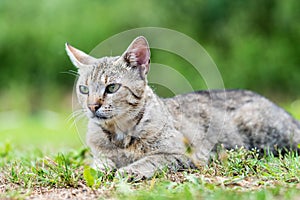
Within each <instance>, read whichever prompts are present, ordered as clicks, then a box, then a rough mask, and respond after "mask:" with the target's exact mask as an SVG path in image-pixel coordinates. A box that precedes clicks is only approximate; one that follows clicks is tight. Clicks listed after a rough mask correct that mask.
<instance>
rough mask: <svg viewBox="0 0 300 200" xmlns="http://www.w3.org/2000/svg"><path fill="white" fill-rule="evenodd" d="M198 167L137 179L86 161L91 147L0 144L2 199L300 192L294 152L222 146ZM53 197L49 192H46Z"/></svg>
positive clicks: (223, 196)
mask: <svg viewBox="0 0 300 200" xmlns="http://www.w3.org/2000/svg"><path fill="white" fill-rule="evenodd" d="M217 157H218V158H215V159H213V161H212V162H211V163H210V164H209V165H207V166H204V167H203V168H202V169H200V170H193V171H188V170H187V171H181V172H176V173H165V172H162V173H160V174H158V175H157V176H155V177H154V178H152V179H151V180H145V181H141V182H137V183H128V182H127V181H126V179H122V180H121V179H118V178H116V177H114V175H113V173H111V172H106V173H104V172H98V171H95V170H93V169H91V168H89V167H88V163H89V159H90V156H89V151H88V149H80V150H77V151H69V152H66V153H64V154H62V153H57V154H52V155H46V154H44V153H43V152H42V151H40V150H32V151H27V152H18V151H17V150H15V148H14V147H13V146H11V145H10V144H9V143H6V144H2V145H1V148H0V158H1V160H0V177H1V178H0V199H1V198H12V199H23V198H26V197H36V195H38V194H39V191H44V194H46V195H52V197H53V195H58V196H54V197H56V198H59V195H62V194H65V195H73V193H74V191H80V192H79V193H78V194H76V193H75V194H76V195H77V196H76V197H78V198H79V199H80V198H81V197H82V198H83V197H88V198H89V199H93V198H119V199H155V200H158V199H230V200H232V199H262V200H263V199H292V198H293V197H296V196H297V195H300V192H299V191H298V189H299V186H300V184H299V182H300V180H299V179H300V158H299V157H298V156H297V155H295V154H293V153H290V154H287V155H285V156H280V157H274V156H272V155H268V156H264V157H263V158H261V159H259V158H258V154H257V152H256V151H255V150H253V151H247V150H245V149H237V150H231V151H223V152H222V155H220V154H219V155H218V156H217ZM48 198H49V196H48Z"/></svg>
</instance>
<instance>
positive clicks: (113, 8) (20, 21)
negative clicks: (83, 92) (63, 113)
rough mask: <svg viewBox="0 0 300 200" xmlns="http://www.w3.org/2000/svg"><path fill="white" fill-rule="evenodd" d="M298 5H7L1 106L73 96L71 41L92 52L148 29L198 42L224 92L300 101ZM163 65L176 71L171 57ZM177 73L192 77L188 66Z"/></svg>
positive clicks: (0, 22)
mask: <svg viewBox="0 0 300 200" xmlns="http://www.w3.org/2000/svg"><path fill="white" fill-rule="evenodd" d="M299 6H300V5H299V1H297V0H290V1H280V0H271V1H268V0H263V1H259V2H256V1H242V0H239V1H232V2H228V1H201V0H190V1H176V2H175V1H169V0H168V1H163V2H161V1H158V0H153V1H146V2H141V1H107V0H101V1H95V0H88V1H79V0H75V1H71V0H66V1H59V0H52V1H37V0H33V1H20V0H17V1H9V0H2V1H1V2H0V29H1V32H0V58H1V68H0V91H1V93H2V95H1V98H0V101H1V102H5V104H2V106H1V107H0V109H4V110H6V109H8V108H14V109H20V110H22V109H27V108H28V109H27V110H25V111H29V112H35V111H36V110H38V109H41V108H42V107H43V106H45V105H48V104H50V105H51V104H53V102H56V103H58V102H59V96H61V95H62V94H63V93H65V92H66V91H67V92H70V91H71V88H72V85H73V81H74V77H72V76H71V75H68V74H64V73H62V72H66V71H68V70H69V69H73V67H72V65H71V63H70V62H69V60H68V58H67V56H66V54H65V51H64V43H65V42H66V41H68V42H70V43H71V44H73V45H74V46H76V47H78V48H80V49H82V50H84V51H86V52H89V51H90V50H91V49H93V47H95V45H97V44H98V43H99V42H101V41H103V40H105V39H106V38H108V37H110V36H112V35H113V34H116V33H119V32H121V31H125V30H128V29H131V28H135V27H146V26H156V27H166V28H170V29H174V30H177V31H179V32H183V33H185V34H187V35H189V36H191V37H192V38H194V39H196V40H197V41H198V42H199V43H200V44H202V45H203V46H204V47H205V48H206V49H207V51H208V53H209V54H210V55H211V56H212V58H213V59H214V60H215V62H216V63H217V65H218V67H219V69H220V71H221V73H222V76H223V79H224V81H225V86H226V87H229V88H249V89H252V90H256V91H259V92H263V93H270V95H272V96H275V97H276V95H280V94H282V93H284V94H285V95H289V96H292V97H297V95H299V94H300V90H298V89H297V85H299V82H300V76H298V74H299V73H300V68H299V64H300V60H299V55H300V49H299V48H300V44H299V42H300V38H299V37H300V34H299V32H300V23H299V20H298V19H299V17H300V16H299V12H298V10H297V9H298V8H299ZM128 42H129V41H128ZM174 42H178V41H174ZM154 59H155V55H154ZM166 63H169V64H170V65H171V66H174V67H176V66H175V65H176V62H175V63H174V62H172V59H171V58H168V57H167V56H166ZM178 63H180V62H178ZM180 64H181V63H180ZM183 65H185V64H184V63H183ZM179 70H180V72H181V73H183V74H185V75H186V76H190V77H192V76H193V71H189V70H186V68H185V67H184V66H183V67H182V68H180V69H179ZM197 89H199V88H197ZM49 94H51V95H49ZM281 96H283V95H281ZM10 99H19V101H17V102H16V101H10ZM53 99H54V100H53Z"/></svg>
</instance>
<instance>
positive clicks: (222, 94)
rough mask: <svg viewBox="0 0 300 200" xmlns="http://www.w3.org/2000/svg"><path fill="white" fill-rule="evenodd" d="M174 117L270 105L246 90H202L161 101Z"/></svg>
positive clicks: (265, 100) (262, 98) (267, 101)
mask: <svg viewBox="0 0 300 200" xmlns="http://www.w3.org/2000/svg"><path fill="white" fill-rule="evenodd" d="M162 101H163V102H164V103H165V105H166V106H167V107H168V109H169V111H170V112H171V113H172V114H174V115H175V116H176V115H177V114H179V113H181V114H184V115H193V114H195V113H199V112H205V111H207V112H208V111H212V110H219V111H236V110H237V109H239V108H240V107H241V106H244V105H245V104H251V103H260V104H270V101H269V100H267V99H266V98H264V97H262V96H260V95H258V94H256V93H254V92H252V91H248V90H204V91H196V92H192V93H187V94H181V95H176V96H174V97H172V98H165V99H162Z"/></svg>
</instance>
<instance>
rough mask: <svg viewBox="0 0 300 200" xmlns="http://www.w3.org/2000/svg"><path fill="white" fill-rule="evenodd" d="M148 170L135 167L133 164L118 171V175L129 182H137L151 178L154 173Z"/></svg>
mask: <svg viewBox="0 0 300 200" xmlns="http://www.w3.org/2000/svg"><path fill="white" fill-rule="evenodd" d="M147 172H148V171H147V170H141V169H139V168H134V167H131V166H127V167H122V168H120V169H118V170H117V171H116V177H118V178H121V179H122V178H125V179H127V181H129V182H136V181H140V180H144V179H147V178H150V177H151V176H152V175H153V173H149V172H148V173H147Z"/></svg>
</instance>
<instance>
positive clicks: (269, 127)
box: [163, 90, 300, 148]
mask: <svg viewBox="0 0 300 200" xmlns="http://www.w3.org/2000/svg"><path fill="white" fill-rule="evenodd" d="M163 102H164V104H165V105H166V107H167V108H168V110H169V112H170V114H171V115H172V116H173V119H174V124H175V125H176V127H177V129H178V130H179V131H180V132H182V133H183V134H184V135H186V136H188V137H189V136H190V137H189V139H190V140H195V136H197V137H196V138H197V139H196V142H195V145H198V144H199V143H200V142H202V141H203V139H205V141H206V143H211V144H213V143H214V142H216V141H221V142H222V143H223V144H225V146H226V147H228V148H233V147H234V146H235V145H238V146H245V147H246V148H252V147H258V148H263V147H264V146H272V145H273V146H274V145H275V143H276V144H279V146H283V145H287V144H289V142H287V141H288V139H289V138H291V135H295V138H294V139H295V140H294V141H297V142H298V141H300V124H299V122H298V121H297V120H295V119H294V118H293V117H292V116H291V115H290V114H289V113H287V112H286V111H285V110H283V109H282V108H280V107H278V106H277V105H275V104H274V103H272V102H271V101H270V100H268V99H267V98H265V97H263V96H261V95H259V94H256V93H254V92H252V91H248V90H211V91H199V92H193V93H188V94H183V95H177V96H175V97H173V98H167V99H163ZM274 138H276V139H274Z"/></svg>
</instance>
